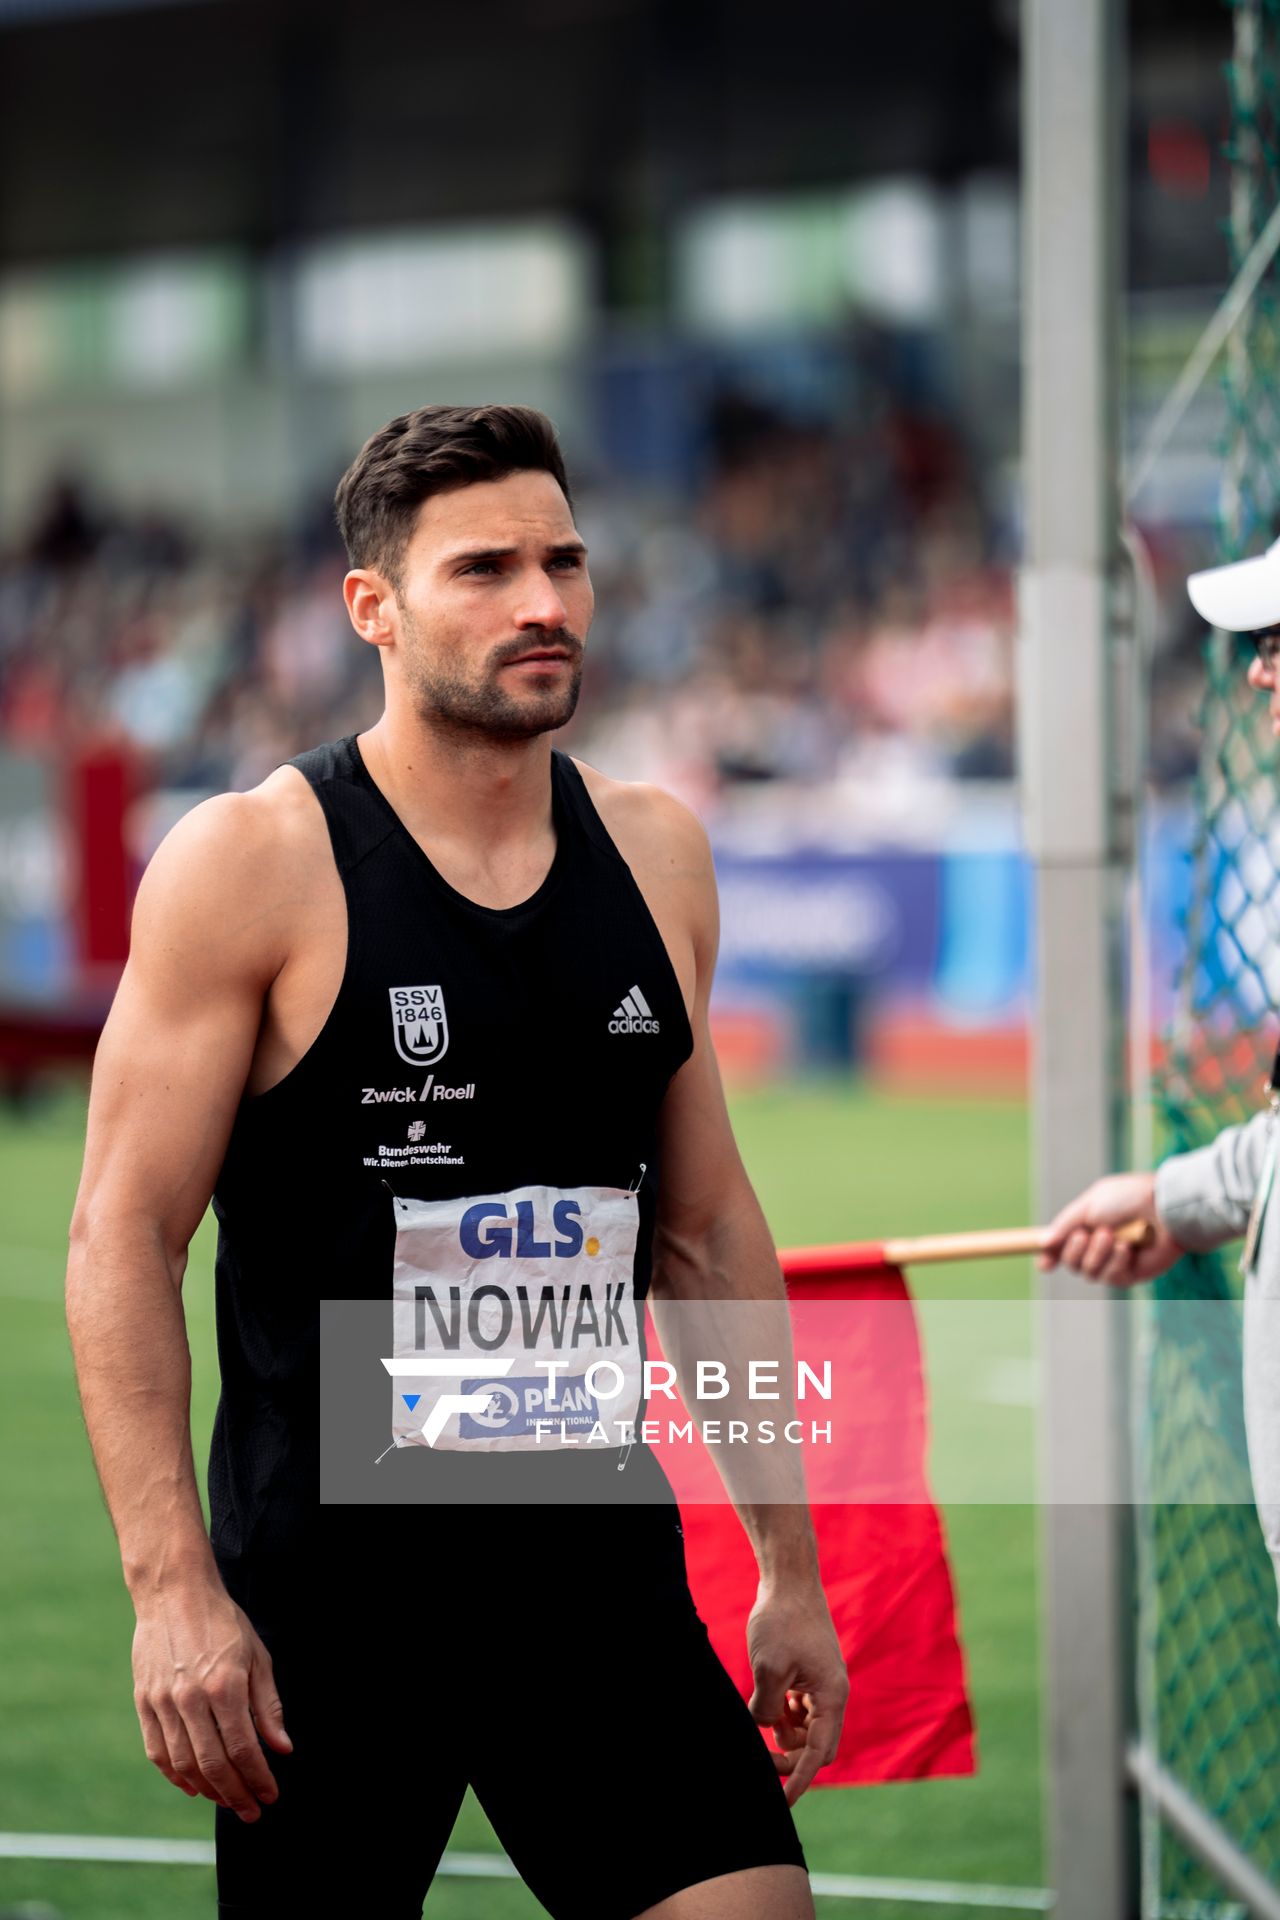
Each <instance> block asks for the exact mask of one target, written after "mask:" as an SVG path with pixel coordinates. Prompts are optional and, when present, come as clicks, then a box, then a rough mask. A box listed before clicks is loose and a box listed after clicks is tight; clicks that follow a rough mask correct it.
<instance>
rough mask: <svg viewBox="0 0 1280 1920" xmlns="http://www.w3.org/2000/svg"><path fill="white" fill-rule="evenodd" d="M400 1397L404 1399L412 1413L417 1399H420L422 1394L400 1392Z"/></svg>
mask: <svg viewBox="0 0 1280 1920" xmlns="http://www.w3.org/2000/svg"><path fill="white" fill-rule="evenodd" d="M400 1398H401V1399H402V1400H403V1401H404V1403H405V1405H406V1407H408V1409H409V1411H410V1413H412V1412H413V1410H414V1408H415V1407H416V1406H417V1404H418V1402H419V1400H421V1398H422V1395H421V1394H420V1393H402V1394H401V1395H400Z"/></svg>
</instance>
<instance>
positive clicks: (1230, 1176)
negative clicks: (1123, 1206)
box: [1156, 1113, 1271, 1253]
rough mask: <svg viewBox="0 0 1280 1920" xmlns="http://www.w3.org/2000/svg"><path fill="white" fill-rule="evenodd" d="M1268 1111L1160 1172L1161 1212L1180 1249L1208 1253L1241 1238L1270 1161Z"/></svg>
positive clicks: (1229, 1129) (1168, 1162)
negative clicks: (1260, 1182) (1266, 1165)
mask: <svg viewBox="0 0 1280 1920" xmlns="http://www.w3.org/2000/svg"><path fill="white" fill-rule="evenodd" d="M1270 1121H1271V1115H1270V1114H1269V1113H1259V1114H1255V1115H1254V1117H1253V1119H1252V1120H1249V1121H1247V1122H1245V1124H1244V1125H1242V1126H1238V1127H1226V1128H1224V1129H1223V1131H1222V1132H1221V1133H1220V1134H1219V1135H1218V1137H1217V1139H1216V1140H1211V1141H1210V1143H1209V1145H1208V1146H1207V1147H1197V1148H1196V1149H1195V1151H1194V1152H1193V1153H1178V1154H1175V1155H1174V1157H1173V1158H1172V1159H1171V1160H1166V1161H1165V1162H1164V1164H1163V1166H1161V1168H1160V1170H1159V1172H1158V1173H1157V1174H1156V1212H1157V1213H1158V1214H1159V1215H1160V1218H1161V1219H1162V1220H1163V1221H1164V1224H1165V1226H1166V1227H1168V1229H1169V1231H1170V1233H1171V1234H1172V1235H1173V1237H1174V1239H1175V1240H1177V1241H1178V1242H1179V1244H1180V1245H1181V1246H1184V1247H1187V1248H1188V1249H1190V1251H1192V1252H1194V1253H1205V1252H1207V1251H1208V1250H1209V1249H1210V1248H1211V1247H1220V1246H1222V1245H1223V1244H1224V1243H1225V1242H1226V1241H1228V1240H1238V1239H1239V1238H1240V1236H1241V1234H1242V1233H1243V1232H1244V1230H1245V1228H1246V1227H1247V1226H1248V1224H1249V1212H1250V1209H1251V1208H1252V1206H1253V1197H1254V1194H1255V1193H1256V1192H1257V1190H1258V1181H1259V1180H1260V1179H1261V1177H1262V1169H1263V1166H1264V1165H1265V1162H1266V1152H1267V1135H1268V1127H1269V1124H1270Z"/></svg>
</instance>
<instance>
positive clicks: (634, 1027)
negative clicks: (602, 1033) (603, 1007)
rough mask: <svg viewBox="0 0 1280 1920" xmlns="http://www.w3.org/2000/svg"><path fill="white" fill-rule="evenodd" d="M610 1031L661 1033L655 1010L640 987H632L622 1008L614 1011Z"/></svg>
mask: <svg viewBox="0 0 1280 1920" xmlns="http://www.w3.org/2000/svg"><path fill="white" fill-rule="evenodd" d="M609 1031H610V1033H657V1032H658V1031H659V1022H658V1021H657V1020H655V1019H654V1017H653V1008H652V1007H651V1006H650V1005H649V1002H648V1001H647V1000H646V999H645V997H644V995H643V994H642V993H641V991H640V989H639V987H631V988H629V989H628V991H627V992H626V993H624V994H623V996H622V1004H621V1006H618V1007H615V1008H614V1010H613V1018H612V1019H611V1020H610V1022H609Z"/></svg>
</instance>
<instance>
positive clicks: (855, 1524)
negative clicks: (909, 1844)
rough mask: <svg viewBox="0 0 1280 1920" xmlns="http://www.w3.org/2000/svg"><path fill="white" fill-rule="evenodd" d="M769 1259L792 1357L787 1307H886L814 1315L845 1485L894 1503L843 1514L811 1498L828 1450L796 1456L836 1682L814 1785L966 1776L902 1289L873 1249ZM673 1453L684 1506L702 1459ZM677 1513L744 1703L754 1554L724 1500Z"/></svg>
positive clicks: (963, 1696)
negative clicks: (779, 1281)
mask: <svg viewBox="0 0 1280 1920" xmlns="http://www.w3.org/2000/svg"><path fill="white" fill-rule="evenodd" d="M779 1257H780V1259H781V1262H782V1268H783V1272H784V1274H785V1275H786V1277H787V1292H788V1296H789V1298H790V1300H791V1302H792V1307H793V1314H792V1318H793V1323H795V1324H796V1328H797V1335H796V1350H797V1354H798V1355H801V1354H803V1351H804V1337H803V1333H802V1332H801V1328H800V1323H801V1321H802V1320H803V1317H804V1316H803V1307H802V1303H805V1302H821V1303H823V1304H824V1305H825V1304H826V1303H830V1302H833V1301H837V1300H844V1301H856V1302H870V1301H875V1302H888V1303H891V1310H889V1311H887V1312H886V1311H876V1312H872V1313H851V1314H845V1315H839V1316H832V1315H831V1314H830V1313H829V1312H827V1313H824V1314H823V1315H822V1326H823V1335H822V1338H823V1342H824V1346H825V1347H826V1348H827V1349H828V1350H829V1349H830V1345H831V1339H832V1334H833V1331H835V1337H836V1338H837V1339H838V1342H839V1347H840V1351H839V1353H838V1354H836V1355H835V1356H834V1358H835V1359H836V1361H837V1363H838V1372H839V1377H840V1379H841V1381H842V1387H843V1390H844V1391H845V1392H846V1393H848V1394H849V1400H850V1403H851V1404H852V1405H854V1406H856V1417H857V1431H856V1435H855V1436H854V1437H853V1438H852V1439H851V1442H850V1444H851V1446H852V1447H855V1448H856V1450H857V1455H858V1458H857V1462H856V1465H855V1469H854V1475H853V1477H856V1478H857V1480H858V1482H859V1484H861V1485H863V1486H866V1485H868V1483H869V1482H871V1481H874V1482H875V1484H877V1485H879V1486H882V1487H886V1488H889V1489H891V1490H892V1491H893V1492H894V1493H898V1494H900V1495H901V1498H899V1499H895V1500H893V1501H891V1502H885V1501H865V1502H863V1503H860V1504H858V1505H854V1506H851V1505H847V1504H846V1505H839V1504H833V1503H831V1502H822V1501H820V1500H819V1499H818V1497H817V1495H818V1493H819V1491H820V1490H821V1488H822V1486H823V1484H824V1483H825V1486H826V1487H828V1488H835V1487H838V1486H839V1485H840V1480H839V1474H840V1464H839V1461H838V1459H833V1458H832V1457H831V1455H830V1453H824V1454H823V1456H822V1457H819V1451H818V1450H816V1449H808V1450H806V1469H807V1471H808V1473H809V1485H810V1492H811V1494H812V1495H813V1496H814V1500H815V1504H814V1506H813V1519H814V1527H815V1531H816V1534H817V1540H818V1554H819V1562H820V1566H821V1571H822V1582H823V1586H824V1588H825V1589H826V1595H827V1602H828V1604H829V1606H830V1608H831V1615H832V1619H833V1620H834V1622H835V1627H836V1632H837V1634H838V1635H839V1637H840V1645H841V1647H842V1649H843V1651H844V1656H845V1661H846V1664H847V1666H848V1671H849V1683H850V1693H849V1704H848V1708H847V1710H846V1712H845V1720H844V1730H843V1733H842V1735H841V1740H840V1746H839V1750H838V1752H837V1754H836V1757H835V1759H834V1760H833V1761H832V1762H831V1763H830V1765H829V1766H827V1767H824V1768H823V1770H822V1772H821V1773H820V1774H819V1775H818V1776H817V1782H816V1784H817V1785H819V1786H829V1787H837V1786H855V1785H866V1784H870V1783H872V1782H875V1781H882V1780H920V1779H926V1778H931V1777H938V1776H944V1775H958V1774H970V1773H973V1772H974V1771H975V1770H976V1765H977V1762H976V1757H975V1752H974V1730H973V1717H972V1714H971V1711H970V1706H969V1699H968V1694H967V1691H966V1687H965V1673H964V1660H963V1655H962V1652H961V1647H960V1641H959V1635H958V1625H957V1620H956V1606H955V1595H954V1591H953V1588H952V1583H951V1570H950V1568H949V1566H948V1565H947V1556H946V1546H945V1542H944V1539H943V1531H942V1523H941V1520H940V1518H939V1516H938V1513H937V1510H936V1508H935V1507H934V1506H933V1504H932V1501H931V1500H930V1498H929V1493H928V1485H927V1478H926V1474H925V1448H926V1442H927V1407H928V1399H927V1393H926V1388H925V1383H924V1376H923V1370H922V1366H921V1359H920V1344H919V1339H918V1335H917V1330H916V1325H915V1315H914V1311H913V1309H912V1307H911V1296H910V1294H909V1292H908V1289H907V1283H906V1280H905V1278H904V1276H903V1274H902V1273H901V1271H900V1270H899V1269H898V1268H897V1267H893V1266H889V1265H887V1264H885V1263H884V1260H883V1253H882V1250H881V1249H879V1248H876V1247H866V1248H858V1249H852V1248H840V1249H836V1248H805V1249H801V1250H800V1251H799V1252H797V1253H796V1254H790V1253H783V1254H781V1255H780V1256H779ZM797 1307H801V1311H800V1313H797V1312H796V1311H795V1309H796V1308H797ZM833 1320H834V1321H835V1322H836V1323H837V1326H836V1328H835V1329H833ZM653 1351H654V1352H657V1351H658V1348H657V1345H656V1343H655V1344H654V1348H653ZM850 1389H852V1392H851V1393H849V1390H850ZM844 1424H846V1427H847V1422H846V1423H844ZM696 1451H697V1452H698V1453H701V1452H702V1449H701V1447H700V1446H699V1448H698V1449H697V1450H696ZM680 1453H681V1454H683V1455H684V1456H685V1457H684V1458H683V1459H681V1458H679V1457H676V1458H672V1456H671V1454H668V1453H664V1455H663V1463H664V1465H665V1466H666V1467H667V1470H668V1473H669V1474H670V1477H671V1479H672V1482H673V1484H674V1485H675V1488H676V1493H677V1496H680V1495H681V1493H682V1482H683V1483H684V1488H685V1490H686V1493H694V1494H695V1496H696V1490H697V1488H698V1485H699V1482H701V1484H702V1486H703V1487H705V1486H706V1481H705V1479H703V1477H702V1476H703V1474H704V1472H705V1471H706V1470H707V1461H706V1458H705V1456H704V1457H703V1459H702V1460H700V1461H698V1460H696V1459H694V1458H693V1457H690V1456H689V1455H688V1454H686V1453H685V1450H684V1449H681V1450H680ZM848 1464H849V1463H848V1462H847V1461H846V1467H847V1466H848ZM815 1480H816V1481H817V1483H818V1484H817V1485H815ZM844 1484H845V1486H847V1485H848V1484H849V1481H848V1480H846V1481H845V1482H844ZM680 1506H681V1519H682V1523H683V1526H684V1540H685V1554H686V1558H687V1561H688V1568H689V1584H690V1587H691V1589H692V1592H693V1597H694V1601H695V1603H696V1605H697V1608H698V1612H699V1614H700V1615H701V1616H702V1619H703V1620H704V1621H705V1623H706V1626H707V1630H708V1632H709V1634H710V1636H711V1642H712V1645H713V1646H714V1647H715V1650H716V1652H717V1653H718V1654H719V1656H720V1659H721V1661H722V1662H723V1664H724V1666H725V1668H726V1669H727V1671H728V1672H729V1674H730V1675H731V1676H732V1678H733V1680H734V1682H735V1684H736V1685H737V1687H738V1689H739V1691H740V1692H741V1694H742V1696H743V1698H744V1699H747V1698H749V1697H750V1694H751V1691H752V1680H751V1670H750V1667H749V1665H748V1663H747V1650H746V1621H747V1614H748V1613H749V1611H750V1609H751V1605H752V1603H753V1601H754V1599H755V1594H756V1581H757V1574H756V1564H755V1558H754V1556H753V1554H752V1551H751V1547H750V1545H749V1543H748V1540H747V1536H746V1534H745V1532H744V1531H743V1527H742V1523H741V1521H740V1520H739V1519H738V1516H737V1514H736V1512H735V1511H734V1509H733V1507H732V1506H729V1505H727V1504H725V1503H723V1502H721V1503H719V1504H715V1505H708V1504H698V1503H695V1502H692V1501H690V1502H687V1498H681V1500H680Z"/></svg>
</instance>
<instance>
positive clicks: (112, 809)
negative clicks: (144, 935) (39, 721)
mask: <svg viewBox="0 0 1280 1920" xmlns="http://www.w3.org/2000/svg"><path fill="white" fill-rule="evenodd" d="M134 790H135V781H134V769H133V764H132V761H131V759H130V757H129V755H128V754H126V753H124V752H122V751H121V749H120V748H119V747H118V746H114V745H113V746H89V747H87V748H85V749H83V750H81V751H80V752H78V753H76V754H74V755H73V757H72V758H71V760H70V761H69V762H68V765H67V770H66V781H65V787H64V795H65V797H64V806H65V808H66V823H67V841H68V846H69V849H70V853H71V862H72V866H71V897H70V901H69V907H70V916H71V926H72V932H73V936H74V940H75V951H76V961H77V972H78V975H79V985H80V989H81V991H82V992H83V993H87V994H93V993H95V992H102V991H103V990H109V989H110V987H112V986H113V985H114V983H115V979H116V977H117V976H118V974H119V972H120V969H121V967H123V965H124V963H125V960H126V959H127V958H128V953H129V910H130V907H131V906H132V903H133V875H132V873H131V871H130V861H129V854H128V850H127V847H126V844H125V819H126V815H127V813H128V810H129V806H130V804H131V802H132V800H133V797H134Z"/></svg>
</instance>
